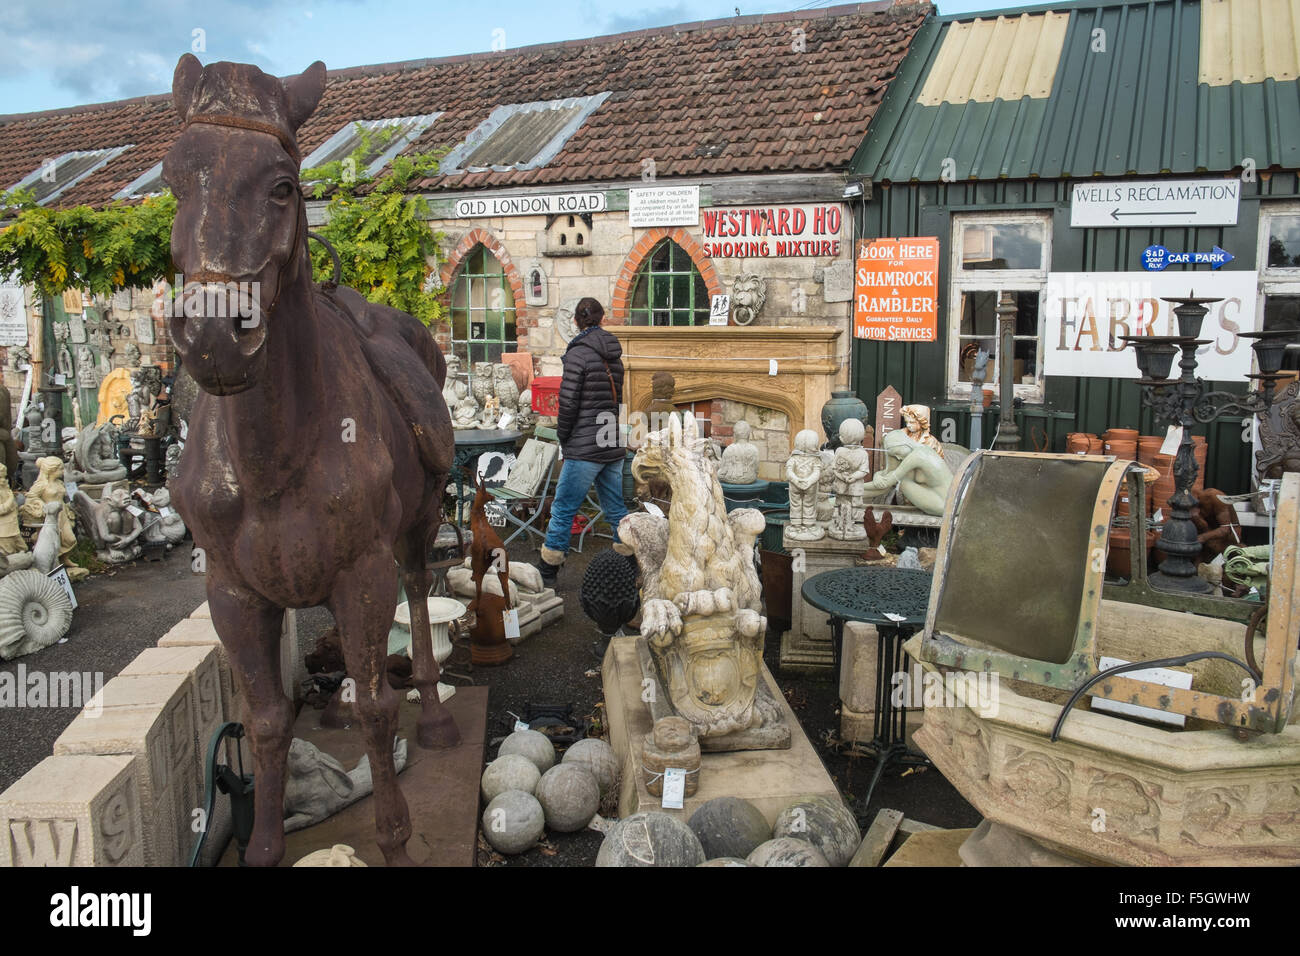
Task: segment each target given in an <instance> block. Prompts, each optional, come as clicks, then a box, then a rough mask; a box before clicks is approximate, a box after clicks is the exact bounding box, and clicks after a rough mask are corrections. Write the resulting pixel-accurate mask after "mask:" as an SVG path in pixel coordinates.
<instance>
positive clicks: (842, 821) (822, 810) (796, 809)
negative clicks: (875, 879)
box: [772, 797, 862, 866]
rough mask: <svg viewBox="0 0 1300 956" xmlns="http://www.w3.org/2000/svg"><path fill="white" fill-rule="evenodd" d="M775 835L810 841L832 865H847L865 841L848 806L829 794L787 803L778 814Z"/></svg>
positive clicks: (774, 829) (773, 833)
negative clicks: (831, 797) (828, 795)
mask: <svg viewBox="0 0 1300 956" xmlns="http://www.w3.org/2000/svg"><path fill="white" fill-rule="evenodd" d="M772 835H773V836H776V837H793V838H795V839H796V840H804V841H806V842H808V843H811V844H812V845H813V846H815V847H817V849H819V850H821V851H822V855H823V856H825V857H826V862H827V863H829V864H830V865H831V866H848V864H849V860H851V859H853V854H854V853H856V852H858V846H859V845H860V844H861V843H862V831H861V830H860V829H858V821H857V820H856V819H854V816H853V814H852V813H850V812H849V808H848V807H846V806H845V805H844V804H843V803H841V802H840V801H839V800H832V799H830V798H827V797H814V798H812V799H809V800H801V801H799V802H798V803H793V804H791V805H790V806H788V807H786V808H785V809H784V810H782V811H781V812H780V814H778V815H777V818H776V826H774V827H772Z"/></svg>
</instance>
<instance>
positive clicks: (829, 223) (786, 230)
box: [700, 203, 844, 259]
mask: <svg viewBox="0 0 1300 956" xmlns="http://www.w3.org/2000/svg"><path fill="white" fill-rule="evenodd" d="M700 222H701V224H702V225H703V226H704V254H705V255H706V256H709V257H710V258H713V259H761V258H764V257H776V256H781V257H784V256H828V257H831V258H835V257H837V256H839V254H840V249H841V248H842V246H841V241H842V240H841V236H840V229H841V228H842V227H843V225H844V207H843V206H841V205H840V204H838V203H831V204H829V205H820V206H818V205H800V206H737V207H734V208H733V207H729V206H722V207H718V208H714V209H702V210H701V211H700Z"/></svg>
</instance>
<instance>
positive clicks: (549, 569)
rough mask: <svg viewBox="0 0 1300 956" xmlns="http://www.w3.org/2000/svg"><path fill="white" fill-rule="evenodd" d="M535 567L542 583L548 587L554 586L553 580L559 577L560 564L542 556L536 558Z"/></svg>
mask: <svg viewBox="0 0 1300 956" xmlns="http://www.w3.org/2000/svg"><path fill="white" fill-rule="evenodd" d="M536 568H537V570H538V571H539V572H541V575H542V583H543V584H544V585H546V586H547V587H548V588H553V587H555V582H556V581H557V580H558V579H559V577H560V565H558V564H551V563H550V562H549V561H546V560H544V559H542V558H538V559H537V564H536Z"/></svg>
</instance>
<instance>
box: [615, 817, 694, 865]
mask: <svg viewBox="0 0 1300 956" xmlns="http://www.w3.org/2000/svg"><path fill="white" fill-rule="evenodd" d="M703 862H704V847H702V846H700V841H699V838H698V837H696V836H695V834H694V833H692V832H691V828H690V827H688V826H687V825H686V824H685V823H683V822H682V821H681V820H678V819H677V818H676V817H671V816H669V815H668V814H666V813H661V812H659V811H658V810H651V811H649V812H647V813H634V814H632V815H631V816H630V817H626V818H625V819H622V820H619V821H618V823H616V824H614V826H613V828H612V829H611V830H610V831H609V832H608V833H606V834H605V842H603V843H602V844H601V845H600V852H599V853H597V854H596V865H597V866H659V867H662V866H699V865H700V864H701V863H703Z"/></svg>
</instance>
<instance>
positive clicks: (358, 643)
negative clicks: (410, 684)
mask: <svg viewBox="0 0 1300 956" xmlns="http://www.w3.org/2000/svg"><path fill="white" fill-rule="evenodd" d="M326 603H327V605H328V607H329V609H330V613H332V614H333V615H334V623H335V624H336V625H337V626H338V629H339V636H340V638H341V640H342V644H343V660H344V663H345V664H346V665H347V671H348V676H349V677H352V678H353V679H355V680H356V682H357V701H356V707H357V716H358V717H359V718H360V719H361V730H362V733H363V734H365V738H366V753H367V754H368V755H369V756H370V768H371V771H372V773H373V777H374V784H375V831H376V842H377V843H378V844H379V849H380V850H381V851H382V852H383V854H384V860H385V861H387V863H388V865H389V866H413V865H414V863H413V862H412V860H411V858H410V857H409V856H408V855H407V853H406V841H407V840H409V839H410V837H411V815H410V811H409V810H408V809H407V806H406V798H405V797H403V796H402V791H401V789H400V788H399V787H398V784H397V768H396V767H395V766H394V764H393V739H394V736H395V734H396V732H397V694H396V693H395V692H394V691H393V689H392V687H390V686H389V684H388V667H387V662H388V631H389V629H390V628H391V627H392V624H393V620H392V613H393V611H392V609H393V608H396V607H397V579H396V578H395V577H394V576H393V552H392V551H391V550H390V549H388V548H386V547H382V546H378V545H377V546H376V547H374V548H373V549H372V550H371V551H370V552H368V553H367V554H365V555H363V556H362V557H361V558H360V559H358V560H357V562H356V563H355V564H353V565H352V567H351V568H350V569H349V570H348V571H347V572H344V573H342V574H340V575H339V577H338V580H337V583H336V584H335V586H334V591H333V593H332V594H330V596H329V600H328V601H327V602H326ZM435 696H436V691H435Z"/></svg>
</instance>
